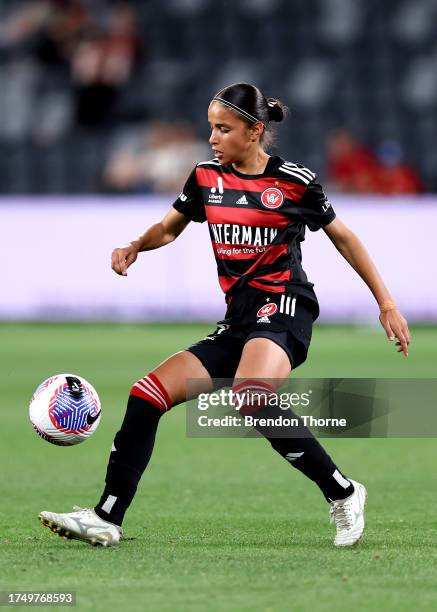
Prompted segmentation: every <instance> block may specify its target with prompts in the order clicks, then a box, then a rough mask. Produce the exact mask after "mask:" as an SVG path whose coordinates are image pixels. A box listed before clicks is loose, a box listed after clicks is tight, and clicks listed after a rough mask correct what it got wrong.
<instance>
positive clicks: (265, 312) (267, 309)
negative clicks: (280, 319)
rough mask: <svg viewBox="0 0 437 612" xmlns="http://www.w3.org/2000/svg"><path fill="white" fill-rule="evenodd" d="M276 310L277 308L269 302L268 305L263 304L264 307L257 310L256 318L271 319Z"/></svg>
mask: <svg viewBox="0 0 437 612" xmlns="http://www.w3.org/2000/svg"><path fill="white" fill-rule="evenodd" d="M277 310H278V307H277V306H276V304H275V303H274V302H270V304H264V306H261V308H259V309H258V312H257V313H256V316H257V317H271V316H272V315H274V314H275V312H277ZM269 322H270V321H269Z"/></svg>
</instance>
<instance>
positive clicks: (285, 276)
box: [251, 270, 291, 282]
mask: <svg viewBox="0 0 437 612" xmlns="http://www.w3.org/2000/svg"><path fill="white" fill-rule="evenodd" d="M290 278H291V270H280V271H279V272H272V273H271V274H262V275H261V276H256V277H255V278H254V279H253V280H254V281H257V280H262V281H267V282H273V281H276V282H278V281H284V282H287V281H289V280H290ZM251 282H252V281H251Z"/></svg>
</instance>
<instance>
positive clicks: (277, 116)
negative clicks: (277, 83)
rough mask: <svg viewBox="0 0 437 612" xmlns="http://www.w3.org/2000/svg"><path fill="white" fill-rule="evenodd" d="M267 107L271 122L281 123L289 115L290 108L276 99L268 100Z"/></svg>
mask: <svg viewBox="0 0 437 612" xmlns="http://www.w3.org/2000/svg"><path fill="white" fill-rule="evenodd" d="M267 106H268V110H269V121H276V122H277V123H279V122H281V121H283V120H284V119H285V117H286V116H287V114H288V108H287V107H286V106H285V104H283V103H282V102H281V101H280V100H277V99H276V98H267Z"/></svg>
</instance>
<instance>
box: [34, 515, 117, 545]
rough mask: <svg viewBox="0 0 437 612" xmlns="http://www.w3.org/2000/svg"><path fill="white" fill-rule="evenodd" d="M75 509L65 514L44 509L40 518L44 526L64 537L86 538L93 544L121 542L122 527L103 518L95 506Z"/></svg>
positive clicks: (86, 540) (115, 543)
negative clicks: (97, 512) (96, 511)
mask: <svg viewBox="0 0 437 612" xmlns="http://www.w3.org/2000/svg"><path fill="white" fill-rule="evenodd" d="M73 510H75V512H65V513H63V514H57V513H56V512H47V511H44V512H40V513H39V515H38V518H39V520H40V521H41V524H42V525H43V526H44V527H49V528H50V529H51V530H52V531H53V533H57V534H58V535H60V536H61V537H64V538H68V539H73V540H84V541H85V542H89V543H90V544H92V545H93V546H116V545H117V544H118V543H119V542H120V538H121V536H122V535H123V530H122V529H121V527H119V526H118V525H114V523H108V522H107V521H104V520H103V519H101V518H100V517H99V516H97V514H96V513H95V512H94V509H93V508H80V507H79V506H73Z"/></svg>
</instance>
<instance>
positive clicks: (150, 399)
mask: <svg viewBox="0 0 437 612" xmlns="http://www.w3.org/2000/svg"><path fill="white" fill-rule="evenodd" d="M130 395H135V397H140V398H141V399H144V400H146V401H148V402H150V403H151V404H153V405H154V406H156V407H157V408H159V409H160V410H162V411H163V412H165V411H166V408H165V406H164V404H162V403H160V402H158V400H156V399H155V398H154V397H152V396H151V395H150V394H149V393H147V392H146V391H142V390H141V389H139V388H138V387H135V385H134V386H133V387H132V389H131V390H130Z"/></svg>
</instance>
